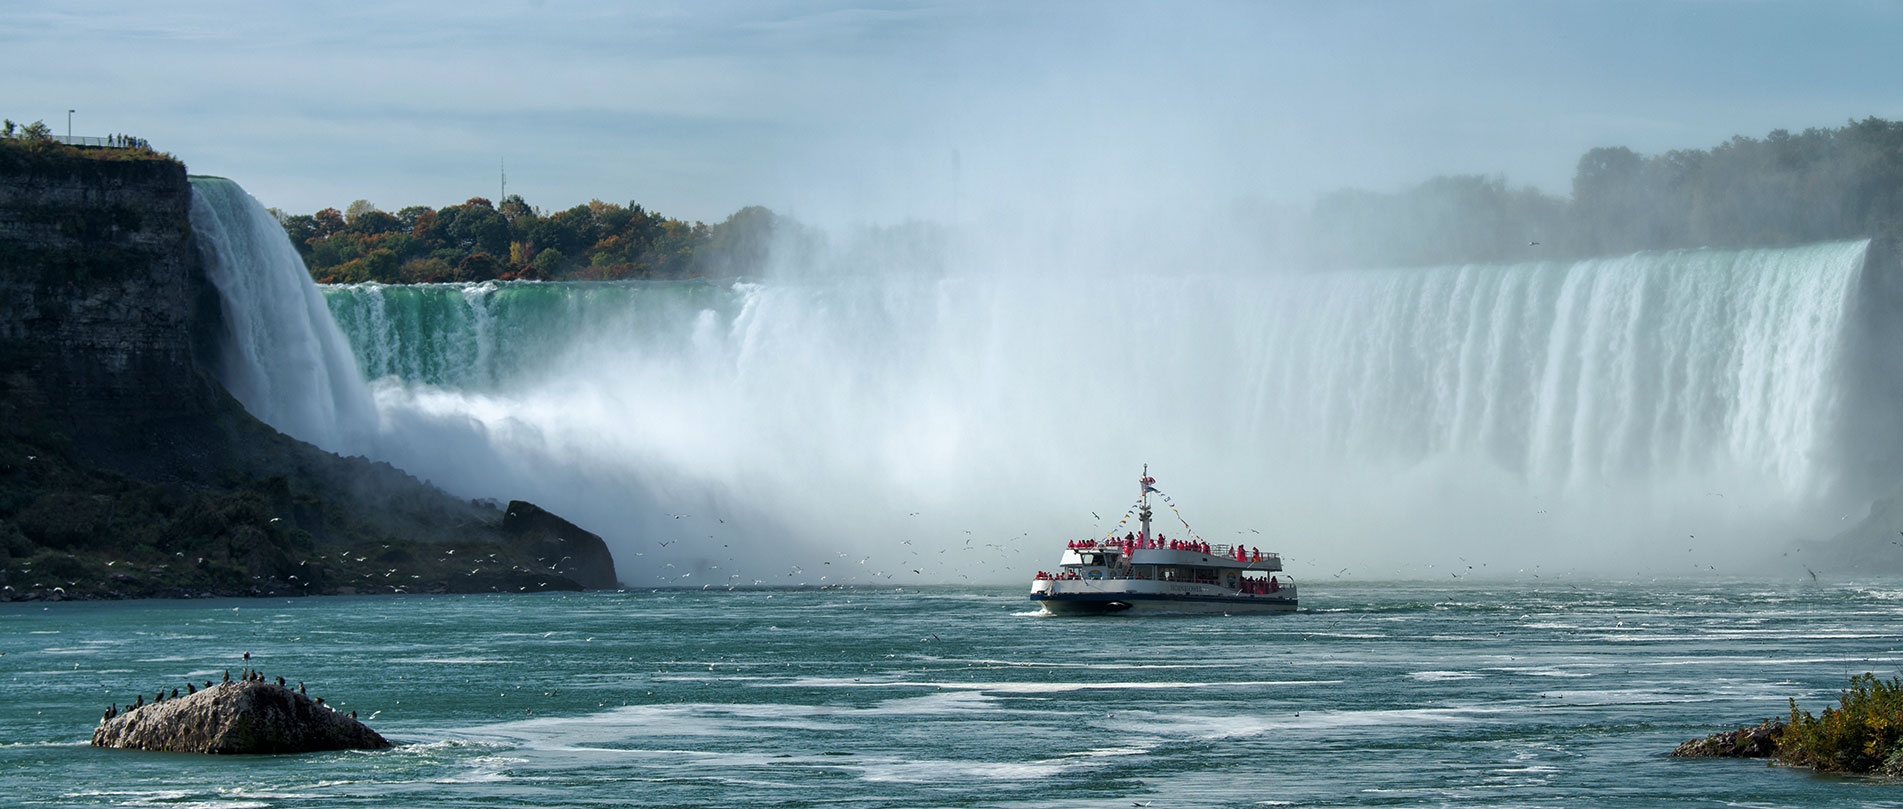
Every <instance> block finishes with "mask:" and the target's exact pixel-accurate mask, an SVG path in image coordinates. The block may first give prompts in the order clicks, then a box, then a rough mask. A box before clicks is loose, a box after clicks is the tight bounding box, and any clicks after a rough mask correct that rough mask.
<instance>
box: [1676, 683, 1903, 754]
mask: <svg viewBox="0 0 1903 809" xmlns="http://www.w3.org/2000/svg"><path fill="white" fill-rule="evenodd" d="M1671 755H1673V756H1678V757H1681V758H1765V759H1770V760H1772V761H1775V762H1777V763H1780V764H1787V765H1790V766H1793V767H1809V768H1811V769H1814V770H1816V771H1818V772H1830V773H1847V774H1858V775H1885V776H1891V777H1903V679H1898V678H1895V677H1892V678H1890V679H1889V680H1882V679H1878V678H1877V676H1876V675H1875V674H1867V673H1866V674H1864V675H1862V676H1859V677H1854V678H1851V680H1850V687H1849V688H1847V689H1845V690H1844V691H1843V692H1842V693H1841V694H1839V695H1838V697H1837V707H1835V708H1825V709H1824V711H1823V713H1822V714H1821V715H1815V716H1814V715H1812V714H1811V713H1810V712H1809V711H1805V710H1802V709H1800V708H1798V706H1797V700H1795V699H1793V700H1791V713H1790V717H1789V718H1788V719H1784V720H1778V719H1767V720H1765V721H1764V722H1763V723H1762V724H1759V725H1757V726H1755V727H1745V728H1739V729H1737V730H1728V731H1724V732H1721V733H1716V734H1713V735H1711V736H1709V737H1706V738H1703V739H1693V740H1691V741H1688V742H1685V743H1684V744H1681V745H1679V746H1678V748H1677V749H1675V750H1673V751H1672V752H1671Z"/></svg>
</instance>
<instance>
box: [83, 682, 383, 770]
mask: <svg viewBox="0 0 1903 809" xmlns="http://www.w3.org/2000/svg"><path fill="white" fill-rule="evenodd" d="M92 744H93V746H94V747H114V748H120V749H127V750H162V751H166V752H173V753H309V752H314V751H319V750H378V749H382V748H386V747H390V746H391V745H390V742H389V741H388V740H386V739H384V738H383V737H382V736H381V735H378V733H377V732H376V731H374V730H371V729H370V728H369V727H367V726H365V725H364V724H363V723H362V722H359V721H357V720H356V719H355V718H354V717H351V716H347V715H344V714H341V713H338V712H336V711H333V710H331V709H330V708H327V707H325V706H323V705H322V704H320V703H319V702H317V701H316V700H313V699H311V698H310V697H307V696H305V695H303V694H299V693H297V692H296V691H293V690H291V689H288V688H285V687H283V686H280V685H277V684H276V683H272V682H263V681H256V680H247V681H242V682H229V683H223V684H219V685H214V686H212V687H210V688H206V689H204V690H201V691H198V692H197V693H194V694H187V695H185V696H182V697H175V698H172V699H167V700H165V701H164V702H149V703H145V704H143V705H140V706H138V707H135V708H131V709H128V710H126V711H124V712H122V713H119V714H118V715H116V716H111V717H108V718H106V719H103V720H101V721H100V723H99V727H98V728H97V729H95V730H94V731H93V738H92Z"/></svg>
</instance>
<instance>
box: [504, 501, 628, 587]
mask: <svg viewBox="0 0 1903 809" xmlns="http://www.w3.org/2000/svg"><path fill="white" fill-rule="evenodd" d="M502 531H503V533H505V534H509V535H510V536H513V537H515V538H516V539H517V540H518V541H522V542H527V543H531V545H530V547H531V548H532V549H533V552H534V553H535V554H536V556H537V558H538V559H539V560H540V561H541V562H542V563H543V564H544V565H545V566H546V567H548V568H549V569H550V570H551V571H552V572H555V573H558V574H560V575H562V576H566V577H568V578H570V579H573V580H574V581H575V582H576V583H577V584H580V585H581V586H582V587H584V588H588V589H594V590H605V589H609V588H612V587H614V586H615V560H614V556H613V554H610V553H609V552H608V543H606V542H603V541H601V537H599V536H596V535H595V534H592V533H590V532H588V531H584V530H582V529H581V528H579V527H577V526H576V525H575V524H574V523H572V522H569V521H567V520H564V519H562V518H561V517H557V516H555V515H554V514H551V513H549V512H548V511H546V510H544V509H543V508H542V507H541V506H538V505H536V504H534V503H530V502H528V501H525V500H511V501H509V509H508V511H507V512H505V513H504V514H503V517H502Z"/></svg>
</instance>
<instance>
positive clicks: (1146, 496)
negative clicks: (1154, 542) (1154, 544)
mask: <svg viewBox="0 0 1903 809" xmlns="http://www.w3.org/2000/svg"><path fill="white" fill-rule="evenodd" d="M1155 482H1156V481H1155V480H1154V479H1152V478H1151V477H1150V465H1149V464H1144V465H1143V478H1142V479H1141V480H1139V481H1137V485H1139V486H1141V487H1142V488H1143V507H1142V508H1141V509H1138V511H1137V516H1138V517H1140V518H1142V520H1143V537H1144V538H1145V539H1156V537H1155V536H1153V535H1152V534H1151V533H1150V484H1152V483H1155Z"/></svg>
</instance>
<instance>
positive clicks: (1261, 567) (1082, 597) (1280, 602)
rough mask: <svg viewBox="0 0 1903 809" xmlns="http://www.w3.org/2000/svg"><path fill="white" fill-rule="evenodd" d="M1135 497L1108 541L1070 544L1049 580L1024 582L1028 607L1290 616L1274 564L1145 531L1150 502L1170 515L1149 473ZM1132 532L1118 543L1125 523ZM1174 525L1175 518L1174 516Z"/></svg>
mask: <svg viewBox="0 0 1903 809" xmlns="http://www.w3.org/2000/svg"><path fill="white" fill-rule="evenodd" d="M1139 482H1140V483H1141V485H1142V487H1143V488H1142V494H1141V496H1140V497H1139V498H1138V500H1137V502H1136V504H1135V505H1133V506H1131V508H1130V513H1126V514H1124V519H1123V522H1120V523H1118V525H1117V529H1116V530H1113V531H1111V532H1110V534H1109V535H1107V536H1104V537H1099V538H1095V539H1084V540H1072V541H1070V542H1069V543H1067V546H1066V547H1065V549H1064V556H1063V559H1062V561H1060V562H1059V563H1058V569H1057V570H1056V571H1055V572H1043V571H1040V572H1039V573H1038V574H1037V577H1036V578H1035V579H1033V580H1032V581H1031V600H1032V601H1034V602H1037V603H1038V604H1039V605H1042V606H1043V608H1044V611H1045V612H1048V613H1052V614H1058V615H1073V614H1090V613H1106V612H1179V613H1180V612H1200V613H1237V612H1278V611H1282V612H1285V611H1289V610H1293V609H1295V584H1294V582H1289V581H1283V580H1282V579H1281V577H1278V576H1277V575H1276V574H1277V573H1279V572H1280V571H1281V570H1282V557H1281V556H1280V555H1278V554H1274V553H1269V552H1266V551H1263V550H1261V549H1259V548H1254V547H1248V546H1244V545H1240V544H1236V545H1222V544H1210V543H1208V542H1204V541H1203V540H1202V538H1201V537H1198V536H1196V535H1195V533H1194V532H1192V531H1190V530H1189V524H1188V523H1187V522H1185V523H1184V524H1183V529H1184V533H1183V534H1182V535H1181V536H1177V537H1169V536H1165V535H1163V534H1161V533H1155V532H1152V531H1151V530H1150V495H1153V494H1154V495H1157V496H1158V497H1159V498H1161V499H1162V500H1163V501H1164V502H1165V503H1166V504H1169V506H1170V511H1172V512H1176V507H1175V505H1174V504H1173V503H1170V500H1169V496H1168V495H1165V494H1163V493H1162V492H1160V491H1158V490H1157V488H1156V479H1155V478H1152V477H1150V468H1149V467H1148V466H1147V465H1146V466H1144V467H1143V477H1142V478H1140V479H1139ZM1132 514H1134V515H1135V516H1136V518H1137V520H1138V524H1139V528H1138V530H1137V531H1135V532H1129V533H1124V534H1123V535H1122V536H1118V535H1117V532H1118V531H1122V530H1123V529H1124V527H1125V526H1126V525H1127V524H1128V523H1129V520H1130V517H1131V515H1132ZM1177 516H1178V517H1179V518H1180V517H1181V513H1180V512H1177Z"/></svg>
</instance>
